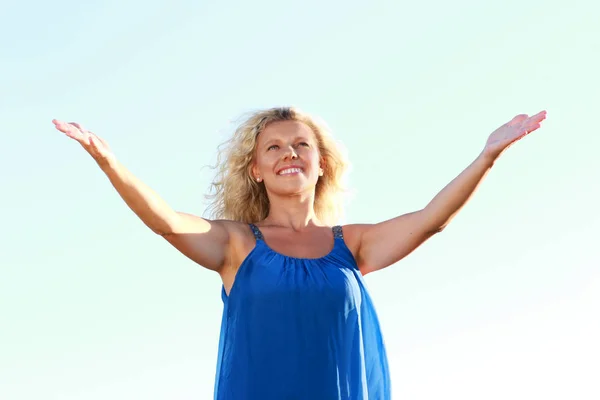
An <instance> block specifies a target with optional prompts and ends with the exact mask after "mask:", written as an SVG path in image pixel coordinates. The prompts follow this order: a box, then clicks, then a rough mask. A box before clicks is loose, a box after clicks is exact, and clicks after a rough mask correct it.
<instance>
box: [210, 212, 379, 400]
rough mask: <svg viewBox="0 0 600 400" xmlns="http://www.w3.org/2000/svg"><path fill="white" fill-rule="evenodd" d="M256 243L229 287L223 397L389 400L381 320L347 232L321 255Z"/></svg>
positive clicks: (219, 398)
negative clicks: (280, 250) (291, 252)
mask: <svg viewBox="0 0 600 400" xmlns="http://www.w3.org/2000/svg"><path fill="white" fill-rule="evenodd" d="M250 228H251V229H252V232H253V233H254V236H255V238H256V245H255V247H254V248H253V250H252V251H251V252H250V254H248V256H247V257H246V259H245V260H244V262H243V263H242V264H241V265H240V267H239V270H238V272H237V275H236V278H235V282H234V284H233V287H232V288H231V291H230V293H229V296H227V294H226V292H225V289H224V288H223V290H222V298H223V303H224V307H223V317H222V323H221V333H220V340H219V352H218V359H217V372H216V380H215V388H214V389H215V392H214V398H215V400H321V399H322V400H388V399H390V377H389V371H388V362H387V356H386V351H385V346H384V341H383V338H382V335H381V331H380V326H379V321H378V318H377V314H376V312H375V309H374V307H373V303H372V301H371V298H370V296H369V294H368V292H367V290H366V288H365V284H364V281H363V277H362V274H361V273H360V271H359V270H358V267H357V264H356V262H355V260H354V257H353V255H352V253H351V252H350V250H349V249H348V247H346V244H345V243H344V238H343V234H342V228H341V227H340V226H335V227H333V234H334V247H333V249H332V250H331V252H330V253H329V254H327V255H326V256H324V257H321V258H314V259H307V258H296V257H290V256H286V255H283V254H280V253H277V252H276V251H274V250H272V249H271V248H270V247H269V246H268V245H267V244H266V242H265V241H264V239H263V236H262V234H261V232H260V230H259V229H258V227H256V226H255V225H253V224H251V225H250Z"/></svg>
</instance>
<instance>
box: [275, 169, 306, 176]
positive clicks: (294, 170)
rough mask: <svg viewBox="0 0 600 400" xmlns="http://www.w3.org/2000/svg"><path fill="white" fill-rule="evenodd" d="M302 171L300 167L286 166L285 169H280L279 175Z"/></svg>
mask: <svg viewBox="0 0 600 400" xmlns="http://www.w3.org/2000/svg"><path fill="white" fill-rule="evenodd" d="M300 172H302V170H301V169H300V168H286V169H284V170H281V171H279V175H288V174H295V173H300Z"/></svg>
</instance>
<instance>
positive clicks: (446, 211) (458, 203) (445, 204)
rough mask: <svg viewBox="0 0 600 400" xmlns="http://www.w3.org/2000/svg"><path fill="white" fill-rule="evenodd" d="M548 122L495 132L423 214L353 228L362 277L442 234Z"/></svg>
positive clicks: (524, 121)
mask: <svg viewBox="0 0 600 400" xmlns="http://www.w3.org/2000/svg"><path fill="white" fill-rule="evenodd" d="M545 118H546V112H545V111H542V112H540V113H538V114H536V115H534V116H531V117H529V116H527V115H524V114H522V115H518V116H516V117H515V118H513V119H512V120H511V121H509V122H508V123H506V124H504V125H502V126H501V127H500V128H498V129H497V130H495V131H494V132H493V133H492V134H491V135H490V137H489V138H488V141H487V143H486V145H485V147H484V149H483V151H482V152H481V154H480V155H479V156H478V157H477V158H476V159H475V161H473V163H471V165H469V166H468V167H467V168H466V169H465V170H464V171H463V172H462V173H461V174H460V175H458V176H457V177H456V178H455V179H454V180H452V182H450V183H449V184H448V185H446V187H444V189H442V190H441V191H440V192H439V193H438V194H437V195H436V196H435V197H434V198H433V200H431V202H429V204H428V205H427V206H426V207H425V208H423V209H422V210H419V211H416V212H413V213H409V214H405V215H401V216H399V217H396V218H393V219H390V220H387V221H384V222H381V223H378V224H370V225H367V224H365V225H356V226H354V227H352V228H351V230H354V231H355V232H356V233H355V235H356V236H357V237H358V238H359V239H358V243H359V245H358V250H357V251H356V254H357V261H358V264H359V268H360V269H361V271H362V273H363V274H366V273H369V272H372V271H376V270H379V269H382V268H385V267H387V266H389V265H391V264H394V263H395V262H397V261H399V260H400V259H402V258H404V257H406V256H407V255H408V254H410V253H411V252H412V251H414V250H415V249H416V248H417V247H419V246H420V245H421V244H422V243H423V242H425V241H426V240H427V239H428V238H430V237H431V236H433V235H434V234H436V233H438V232H441V231H442V230H443V229H444V228H445V227H446V226H447V225H448V224H449V223H450V221H451V220H452V219H453V218H454V216H456V214H457V213H458V212H459V211H460V210H461V209H462V207H463V206H464V205H465V204H466V203H467V201H468V200H469V199H470V198H471V196H472V195H473V193H474V192H475V190H476V189H477V187H478V186H479V184H480V183H481V182H482V181H483V179H484V178H485V176H486V175H487V173H488V172H489V171H490V169H491V168H492V166H493V165H494V162H495V161H496V159H497V158H498V157H499V156H500V155H501V154H502V153H503V152H504V151H505V150H506V149H507V148H508V147H510V146H511V145H512V144H513V143H515V142H516V141H518V140H519V139H521V138H523V137H524V136H525V135H527V134H529V133H531V132H533V131H535V130H536V129H538V128H539V127H540V123H541V122H542V121H543V120H544V119H545Z"/></svg>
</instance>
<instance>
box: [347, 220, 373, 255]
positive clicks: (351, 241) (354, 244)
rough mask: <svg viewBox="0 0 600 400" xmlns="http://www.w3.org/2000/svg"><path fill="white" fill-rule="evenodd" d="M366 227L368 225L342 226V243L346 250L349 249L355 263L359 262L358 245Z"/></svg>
mask: <svg viewBox="0 0 600 400" xmlns="http://www.w3.org/2000/svg"><path fill="white" fill-rule="evenodd" d="M367 226H368V224H347V225H342V232H343V234H344V242H345V243H346V246H347V247H348V249H350V252H351V253H352V255H353V256H354V258H355V259H356V261H357V262H359V260H358V256H359V254H360V243H361V238H362V234H363V232H364V230H365V228H366V227H367Z"/></svg>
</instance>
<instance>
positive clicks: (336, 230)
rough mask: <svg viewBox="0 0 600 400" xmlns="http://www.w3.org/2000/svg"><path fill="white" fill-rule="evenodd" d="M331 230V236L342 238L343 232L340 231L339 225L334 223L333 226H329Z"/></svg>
mask: <svg viewBox="0 0 600 400" xmlns="http://www.w3.org/2000/svg"><path fill="white" fill-rule="evenodd" d="M331 230H332V231H333V237H334V238H335V239H343V238H344V232H342V227H341V226H339V225H336V226H334V227H333V228H331Z"/></svg>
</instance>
